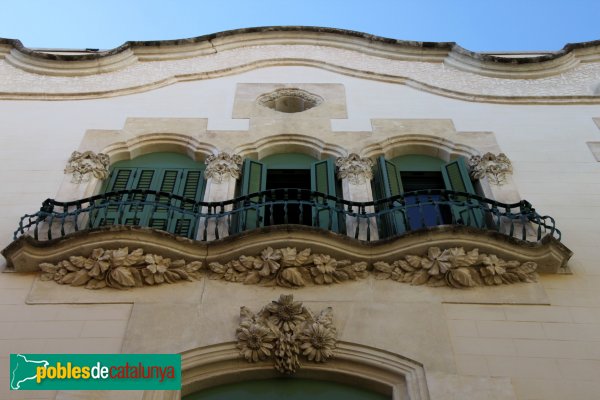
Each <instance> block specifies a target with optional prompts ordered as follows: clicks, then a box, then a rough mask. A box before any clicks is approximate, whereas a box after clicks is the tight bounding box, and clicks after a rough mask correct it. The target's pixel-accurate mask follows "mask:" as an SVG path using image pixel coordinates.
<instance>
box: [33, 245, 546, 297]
mask: <svg viewBox="0 0 600 400" xmlns="http://www.w3.org/2000/svg"><path fill="white" fill-rule="evenodd" d="M40 269H41V270H42V272H43V273H42V275H41V279H42V280H45V281H49V280H53V281H55V282H57V283H59V284H63V285H65V284H66V285H71V286H85V287H86V288H87V289H101V288H104V287H112V288H116V289H128V288H132V287H141V286H153V285H160V284H163V283H174V282H178V281H182V280H187V281H192V280H198V279H200V278H201V274H202V270H203V269H205V270H208V271H207V272H208V274H209V278H210V279H220V280H225V281H228V282H241V283H244V284H261V285H264V286H281V287H287V288H298V287H303V286H306V285H309V284H314V285H330V284H334V283H340V282H344V281H349V280H357V279H363V278H366V277H367V276H368V275H369V273H372V274H373V275H374V276H375V278H376V279H390V280H394V281H398V282H404V283H409V284H411V285H427V286H449V287H452V288H459V289H463V288H470V287H475V286H495V285H503V284H512V283H518V282H534V281H536V279H537V274H536V269H537V264H536V263H535V262H532V261H528V262H524V263H521V262H519V261H506V260H503V259H501V258H499V257H497V256H496V255H494V254H483V253H482V254H480V253H479V250H478V249H473V250H471V251H468V252H467V251H465V249H464V248H462V247H453V248H448V249H444V250H442V249H440V248H438V247H430V248H429V249H428V251H427V255H424V256H417V255H407V256H405V257H404V258H403V259H399V260H395V261H393V262H384V261H376V262H374V263H373V264H372V268H369V265H368V264H367V263H366V262H364V261H361V262H352V261H350V260H336V259H335V258H333V257H331V256H330V255H327V254H311V249H304V250H302V251H297V250H296V248H292V247H285V248H280V249H273V248H272V247H267V248H266V249H264V250H263V251H262V252H261V253H260V255H257V256H246V255H242V256H239V257H238V258H237V259H233V260H230V261H228V262H226V263H220V262H211V263H209V264H208V267H206V266H204V265H203V263H202V262H201V261H193V262H189V263H188V262H186V261H184V260H175V261H172V260H171V259H170V258H165V257H162V256H160V255H156V254H144V252H143V250H142V249H137V250H134V251H132V252H129V250H128V248H126V247H125V248H121V249H118V250H104V249H94V250H93V251H92V254H91V256H90V257H82V256H71V257H69V259H68V260H62V261H59V262H58V263H57V264H50V263H42V264H40Z"/></svg>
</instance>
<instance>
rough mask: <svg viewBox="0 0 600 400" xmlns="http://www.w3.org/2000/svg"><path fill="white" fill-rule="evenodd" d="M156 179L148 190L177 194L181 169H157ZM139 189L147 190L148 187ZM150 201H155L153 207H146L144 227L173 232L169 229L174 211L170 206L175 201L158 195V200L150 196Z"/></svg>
mask: <svg viewBox="0 0 600 400" xmlns="http://www.w3.org/2000/svg"><path fill="white" fill-rule="evenodd" d="M153 171H155V172H154V179H153V180H152V181H151V183H150V185H149V186H148V189H150V190H153V191H157V192H166V193H169V194H176V192H175V189H176V188H177V185H178V184H179V180H180V179H181V173H182V171H181V170H180V169H175V168H169V169H156V170H153ZM139 189H146V187H144V188H142V187H140V188H139ZM148 200H149V201H153V200H154V201H155V203H154V205H152V206H150V205H149V206H145V207H144V213H143V215H142V223H143V225H144V226H149V227H150V228H154V229H160V230H163V231H169V232H171V231H170V230H169V229H168V228H169V219H170V218H171V214H172V213H173V210H172V209H171V208H170V206H172V205H174V204H173V203H174V200H169V197H167V196H160V195H158V197H157V198H155V197H154V195H150V196H148Z"/></svg>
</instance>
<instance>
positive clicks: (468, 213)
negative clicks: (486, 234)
mask: <svg viewBox="0 0 600 400" xmlns="http://www.w3.org/2000/svg"><path fill="white" fill-rule="evenodd" d="M442 175H443V177H444V183H445V185H446V189H448V190H454V191H457V192H465V193H469V194H477V193H476V192H475V188H474V187H473V184H472V183H471V179H470V178H469V172H468V170H467V166H466V164H465V160H464V159H463V158H462V157H459V158H457V159H456V160H454V161H451V162H449V163H448V164H446V165H444V166H443V167H442ZM458 200H461V201H466V200H467V198H466V197H460V198H458ZM470 201H471V203H472V204H475V205H476V204H477V202H476V201H475V200H470ZM451 208H452V214H453V216H454V219H455V222H457V223H460V224H463V225H470V226H474V227H478V228H484V227H485V223H484V216H483V211H482V210H479V209H469V208H468V207H461V206H451Z"/></svg>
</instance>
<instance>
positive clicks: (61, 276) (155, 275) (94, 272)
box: [40, 247, 202, 289]
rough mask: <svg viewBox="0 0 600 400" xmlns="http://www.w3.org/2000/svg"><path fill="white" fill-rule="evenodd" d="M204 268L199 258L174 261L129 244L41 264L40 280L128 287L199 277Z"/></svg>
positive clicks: (190, 279)
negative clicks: (132, 247)
mask: <svg viewBox="0 0 600 400" xmlns="http://www.w3.org/2000/svg"><path fill="white" fill-rule="evenodd" d="M201 268H202V262H200V261H192V262H190V263H186V262H185V261H184V260H175V261H171V259H170V258H164V257H162V256H159V255H155V254H144V251H143V250H142V249H137V250H134V251H132V252H129V249H128V248H127V247H124V248H121V249H117V250H104V249H94V250H93V251H92V254H91V256H90V257H82V256H71V257H69V259H68V260H63V261H59V262H58V263H57V264H50V263H42V264H40V269H41V270H42V272H43V273H42V275H41V276H40V279H41V280H43V281H51V280H53V281H55V282H56V283H59V284H61V285H71V286H85V288H86V289H102V288H104V287H112V288H115V289H128V288H132V287H141V286H154V285H160V284H163V283H174V282H177V281H181V280H187V281H192V280H198V279H200V273H199V271H200V269H201Z"/></svg>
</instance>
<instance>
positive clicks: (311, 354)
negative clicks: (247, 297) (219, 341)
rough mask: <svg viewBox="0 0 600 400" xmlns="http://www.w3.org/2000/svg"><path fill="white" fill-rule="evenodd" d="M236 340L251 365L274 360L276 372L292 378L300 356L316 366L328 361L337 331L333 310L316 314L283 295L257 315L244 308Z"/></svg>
mask: <svg viewBox="0 0 600 400" xmlns="http://www.w3.org/2000/svg"><path fill="white" fill-rule="evenodd" d="M236 337H237V341H238V342H237V347H238V349H239V350H240V356H242V357H243V358H245V359H246V360H247V361H248V362H258V361H264V360H269V359H272V360H273V361H274V367H275V369H276V370H277V371H279V372H280V373H282V374H286V375H291V374H294V373H295V372H296V370H297V369H298V368H299V367H300V358H301V357H304V358H305V359H306V360H307V361H310V362H316V363H323V362H326V361H327V360H329V359H330V358H331V357H332V356H333V355H334V351H335V346H336V342H337V331H336V329H335V326H334V325H333V311H332V308H331V307H328V308H326V309H324V310H323V311H321V313H320V314H319V315H314V314H313V313H312V312H311V311H310V310H309V309H307V308H306V307H304V306H303V305H302V303H301V302H299V301H294V296H293V295H283V294H282V295H281V296H279V300H275V301H272V302H271V304H268V305H266V306H265V307H263V308H262V310H260V311H259V312H258V313H256V314H254V313H253V312H252V311H251V310H250V309H248V308H247V307H241V309H240V324H239V326H238V328H237V330H236Z"/></svg>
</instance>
